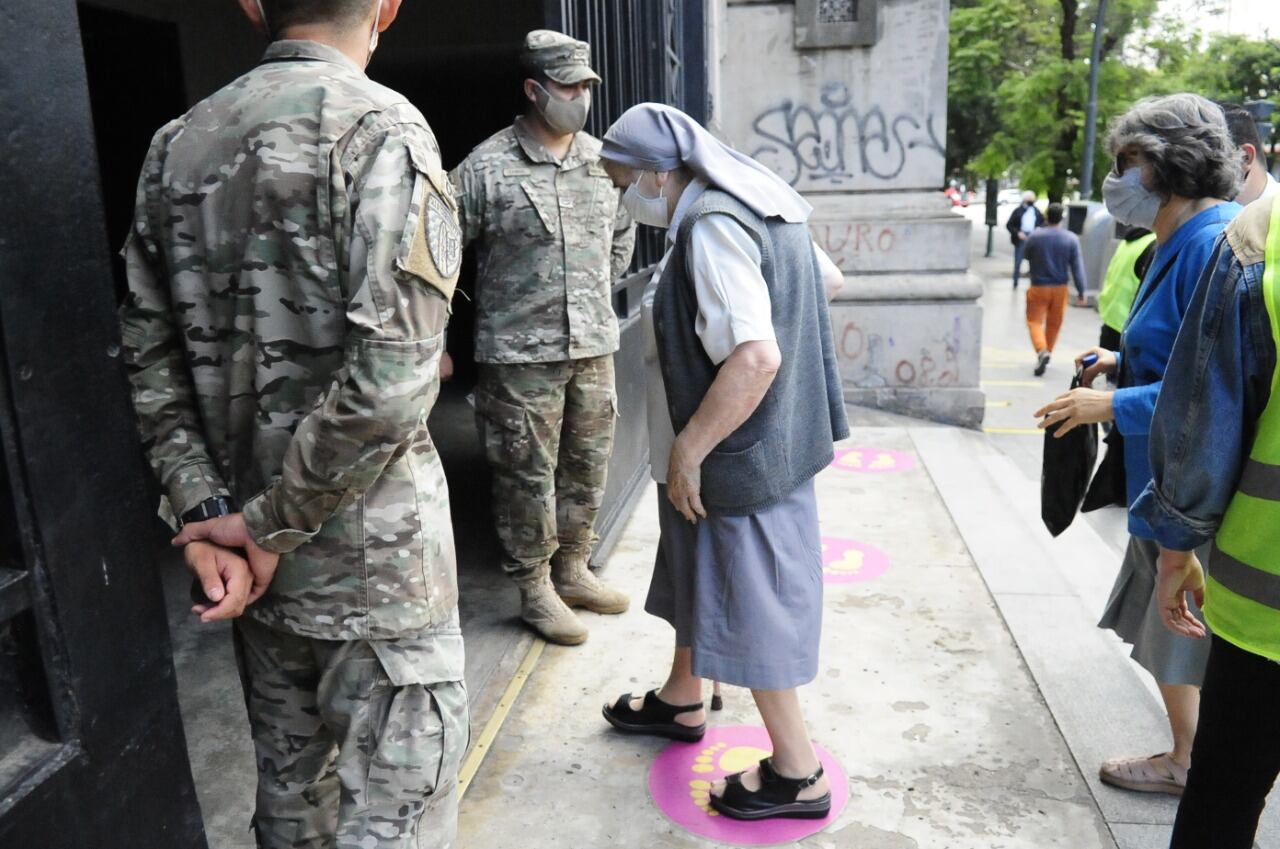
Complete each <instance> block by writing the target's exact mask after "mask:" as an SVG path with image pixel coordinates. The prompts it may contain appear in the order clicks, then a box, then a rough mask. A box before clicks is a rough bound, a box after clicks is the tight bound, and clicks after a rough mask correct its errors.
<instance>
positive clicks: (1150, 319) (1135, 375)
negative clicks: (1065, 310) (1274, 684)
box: [1035, 94, 1241, 794]
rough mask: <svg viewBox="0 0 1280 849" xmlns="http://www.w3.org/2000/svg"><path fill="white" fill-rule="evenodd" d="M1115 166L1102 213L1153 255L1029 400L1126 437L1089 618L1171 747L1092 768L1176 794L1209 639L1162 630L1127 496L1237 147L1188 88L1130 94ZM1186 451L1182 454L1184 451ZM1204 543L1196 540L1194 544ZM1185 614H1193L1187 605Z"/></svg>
mask: <svg viewBox="0 0 1280 849" xmlns="http://www.w3.org/2000/svg"><path fill="white" fill-rule="evenodd" d="M1110 147H1111V152H1112V153H1113V154H1114V155H1115V166H1114V168H1113V170H1112V172H1111V173H1110V174H1108V175H1107V178H1106V180H1105V181H1104V183H1103V196H1104V198H1105V200H1106V204H1107V209H1108V211H1109V212H1110V213H1111V215H1112V216H1113V217H1114V218H1115V219H1116V220H1117V221H1119V222H1121V223H1122V224H1128V225H1130V226H1135V227H1146V228H1150V229H1151V230H1153V231H1154V232H1155V234H1156V244H1157V248H1156V255H1155V258H1154V259H1153V260H1152V263H1151V268H1150V269H1149V270H1148V271H1147V274H1146V278H1145V279H1144V280H1143V281H1142V285H1141V286H1140V287H1139V289H1138V295H1137V298H1136V299H1135V301H1134V305H1133V309H1132V311H1131V313H1130V315H1129V322H1128V324H1127V325H1126V327H1125V331H1124V336H1123V339H1122V346H1121V349H1120V350H1119V351H1118V352H1117V351H1111V350H1107V349H1104V348H1094V349H1093V350H1092V351H1089V352H1086V354H1081V355H1080V357H1078V358H1077V359H1076V364H1077V366H1080V365H1081V363H1082V360H1083V358H1084V357H1085V356H1086V355H1087V354H1090V353H1092V354H1096V355H1097V357H1098V360H1097V362H1096V363H1095V364H1094V365H1093V366H1090V367H1089V368H1087V369H1085V370H1084V375H1083V379H1084V382H1083V384H1082V386H1081V387H1080V388H1079V389H1073V390H1071V391H1070V392H1067V393H1065V394H1063V395H1060V396H1058V398H1056V399H1054V400H1053V401H1052V402H1050V403H1049V404H1046V405H1045V406H1044V407H1042V408H1041V409H1039V410H1037V411H1036V413H1035V415H1036V416H1037V417H1038V418H1040V426H1041V427H1042V428H1044V427H1048V426H1050V425H1054V424H1061V426H1060V427H1059V428H1058V429H1057V431H1056V435H1058V436H1061V435H1063V434H1065V433H1067V432H1069V431H1070V430H1071V429H1072V428H1074V427H1076V426H1078V425H1084V424H1090V423H1095V422H1096V423H1101V422H1109V421H1114V422H1115V431H1113V433H1114V432H1119V434H1120V436H1121V438H1122V439H1123V440H1124V477H1125V495H1126V502H1127V504H1128V505H1129V507H1130V510H1129V534H1130V538H1129V545H1128V548H1127V549H1126V551H1125V555H1124V560H1123V562H1122V563H1121V565H1120V572H1119V574H1118V575H1117V576H1116V581H1115V585H1114V586H1113V587H1112V590H1111V598H1110V599H1109V600H1108V602H1107V608H1106V610H1105V612H1104V613H1103V615H1102V619H1101V621H1100V622H1099V626H1100V627H1102V628H1108V629H1110V630H1112V631H1115V633H1116V634H1117V635H1118V636H1119V637H1120V638H1121V639H1123V640H1124V641H1125V642H1127V643H1129V644H1131V645H1132V646H1133V650H1132V657H1133V659H1134V660H1135V661H1137V662H1138V663H1139V664H1140V665H1141V666H1142V667H1143V668H1144V669H1146V670H1147V671H1148V672H1149V673H1151V675H1152V676H1153V677H1154V678H1155V680H1156V682H1157V683H1158V684H1159V686H1160V695H1161V697H1162V699H1163V700H1164V705H1165V709H1166V710H1167V711H1168V715H1169V728H1170V731H1171V732H1172V736H1173V748H1172V749H1170V750H1169V751H1168V752H1165V753H1163V754H1159V755H1153V756H1150V757H1126V758H1119V759H1115V760H1109V761H1107V762H1106V763H1104V764H1102V767H1101V769H1100V770H1099V775H1100V777H1101V779H1102V780H1103V781H1104V782H1106V783H1107V784H1111V785H1113V786H1116V787H1123V788H1127V789H1129V790H1138V791H1144V792H1156V793H1173V794H1180V793H1181V792H1182V789H1183V787H1185V786H1186V779H1187V768H1188V766H1189V765H1190V763H1191V742H1192V740H1193V738H1194V737H1195V730H1196V717H1197V714H1198V712H1199V705H1200V689H1199V688H1200V684H1201V683H1202V681H1203V680H1204V668H1205V662H1206V660H1207V657H1208V643H1207V642H1206V641H1202V640H1194V639H1190V638H1188V637H1182V636H1177V635H1175V634H1172V633H1170V632H1169V631H1168V630H1167V629H1166V628H1165V627H1164V625H1163V624H1162V622H1161V610H1160V605H1159V602H1158V599H1157V597H1156V592H1155V590H1156V560H1157V557H1158V554H1159V551H1158V546H1157V545H1156V542H1155V540H1154V531H1153V530H1152V528H1151V526H1150V525H1149V524H1147V521H1146V519H1145V518H1144V516H1143V515H1142V514H1139V513H1137V512H1134V510H1133V509H1132V508H1133V505H1134V503H1135V502H1136V501H1137V499H1138V496H1139V495H1141V494H1142V492H1143V490H1144V489H1145V488H1146V485H1147V482H1148V481H1149V480H1151V465H1150V462H1149V459H1148V457H1149V454H1148V434H1149V431H1150V428H1151V417H1152V415H1153V413H1154V411H1155V406H1156V398H1157V396H1158V395H1159V394H1160V392H1161V386H1162V385H1165V384H1166V380H1165V376H1166V374H1168V375H1170V376H1171V378H1172V377H1176V378H1177V380H1179V381H1180V380H1184V379H1185V375H1184V374H1183V373H1179V372H1176V371H1173V370H1170V368H1169V356H1170V352H1171V351H1172V350H1173V345H1174V340H1175V339H1176V338H1178V330H1179V328H1180V327H1181V326H1182V321H1183V317H1184V316H1186V315H1187V313H1188V309H1189V306H1190V304H1191V301H1192V297H1193V295H1194V294H1195V292H1196V287H1197V283H1198V282H1199V280H1200V278H1201V274H1202V272H1203V270H1204V268H1205V265H1206V263H1207V261H1208V259H1209V257H1210V256H1211V255H1212V253H1213V250H1214V242H1215V240H1216V239H1217V238H1218V236H1219V235H1220V234H1221V233H1222V231H1223V230H1224V229H1226V226H1227V224H1228V223H1229V222H1230V221H1231V219H1233V218H1234V217H1235V216H1236V214H1237V213H1239V212H1240V206H1239V205H1238V204H1235V203H1231V202H1229V201H1227V200H1226V199H1227V198H1232V197H1235V196H1236V193H1237V191H1238V190H1239V186H1240V180H1241V172H1240V159H1239V154H1238V151H1237V149H1236V146H1235V144H1234V143H1233V142H1232V141H1231V136H1230V135H1229V134H1228V132H1227V125H1226V119H1225V118H1224V116H1223V114H1222V110H1221V109H1220V108H1219V107H1218V106H1217V105H1215V104H1214V103H1212V102H1210V101H1208V100H1206V99H1204V98H1203V97H1200V96H1199V95H1195V94H1174V95H1169V96H1167V97H1156V98H1148V99H1145V100H1142V101H1139V102H1138V103H1137V104H1136V105H1135V106H1134V107H1133V108H1132V109H1130V110H1129V111H1128V112H1126V113H1125V114H1123V115H1121V116H1120V117H1119V118H1117V119H1116V120H1115V122H1113V124H1112V126H1111V136H1110ZM1099 375H1115V376H1116V385H1117V388H1116V389H1115V390H1096V389H1093V388H1091V385H1092V383H1093V380H1094V379H1095V378H1096V377H1098V376H1099ZM1184 456H1185V455H1184ZM1202 555H1203V552H1202ZM1192 614H1193V615H1199V613H1198V609H1196V608H1194V607H1193V608H1192Z"/></svg>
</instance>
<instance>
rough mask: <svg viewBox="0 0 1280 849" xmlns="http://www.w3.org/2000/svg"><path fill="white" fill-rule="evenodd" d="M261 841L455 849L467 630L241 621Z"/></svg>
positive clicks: (240, 653)
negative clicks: (326, 633) (382, 636)
mask: <svg viewBox="0 0 1280 849" xmlns="http://www.w3.org/2000/svg"><path fill="white" fill-rule="evenodd" d="M235 637H236V640H235V643H236V661H237V664H238V665H239V668H240V679H241V683H242V684H243V686H244V693H245V704H246V707H247V708H248V712H249V724H250V727H251V729H252V732H253V742H254V749H255V752H256V759H257V763H258V797H257V810H256V812H255V813H254V817H253V827H254V830H255V831H256V832H257V836H258V846H259V847H260V849H453V847H454V846H455V845H456V835H457V826H458V798H457V774H458V767H459V765H460V764H461V761H462V755H463V752H464V751H465V750H466V747H467V743H468V740H469V737H470V725H469V721H468V716H467V692H466V688H465V687H464V686H463V683H462V681H461V680H443V678H444V677H446V676H451V677H453V678H454V679H459V678H461V669H462V664H463V658H462V633H461V631H460V630H459V629H458V627H457V618H456V614H455V617H454V620H453V622H452V623H450V625H449V626H445V627H442V628H441V629H440V630H439V631H429V632H424V633H422V634H419V635H416V636H414V637H411V638H402V639H397V640H377V641H374V640H353V641H347V642H344V641H336V640H317V639H312V638H309V637H300V636H297V635H294V634H289V633H286V632H284V631H277V630H275V629H273V628H270V627H268V626H266V625H263V624H262V623H260V622H256V621H254V620H252V619H249V618H247V617H246V618H242V619H238V620H236V625H235Z"/></svg>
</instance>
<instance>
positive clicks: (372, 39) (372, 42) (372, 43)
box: [258, 0, 382, 68]
mask: <svg viewBox="0 0 1280 849" xmlns="http://www.w3.org/2000/svg"><path fill="white" fill-rule="evenodd" d="M258 2H259V3H261V2H262V0H258ZM375 3H376V5H375V7H374V8H375V9H376V11H375V12H374V13H373V32H371V33H369V55H368V56H366V57H364V65H365V67H366V68H367V67H369V60H370V59H372V58H373V51H375V50H377V49H378V21H379V20H380V19H381V18H382V0H375Z"/></svg>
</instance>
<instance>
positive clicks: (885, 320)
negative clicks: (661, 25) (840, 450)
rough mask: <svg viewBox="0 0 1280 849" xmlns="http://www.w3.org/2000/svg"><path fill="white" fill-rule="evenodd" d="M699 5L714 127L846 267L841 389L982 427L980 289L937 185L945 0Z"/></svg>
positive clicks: (839, 323)
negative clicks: (807, 217)
mask: <svg viewBox="0 0 1280 849" xmlns="http://www.w3.org/2000/svg"><path fill="white" fill-rule="evenodd" d="M709 1H710V2H711V3H712V5H713V10H714V14H713V15H712V16H711V21H712V32H711V45H712V55H711V63H712V65H713V73H712V74H711V75H710V79H711V80H712V91H711V97H712V127H713V129H714V130H715V131H716V132H717V133H719V134H720V135H721V136H722V137H723V138H725V139H726V140H727V141H728V142H729V143H731V144H733V145H734V146H735V147H737V148H738V149H739V150H742V151H744V152H746V153H749V154H751V155H752V156H754V157H756V158H757V159H758V160H760V161H761V162H763V163H765V164H766V165H768V166H769V167H770V168H772V169H774V170H775V171H776V172H777V173H778V174H780V175H781V176H782V177H783V178H784V179H786V180H787V181H789V182H790V183H791V184H792V185H793V186H795V187H796V188H797V189H799V190H800V191H801V192H803V193H804V195H805V197H806V198H808V200H809V201H810V202H811V203H812V204H813V206H814V210H815V211H814V215H813V218H812V219H811V229H812V231H813V237H814V241H815V242H817V243H818V245H820V246H821V247H822V248H823V249H824V250H826V251H827V253H828V254H830V255H831V258H832V259H834V260H835V261H836V263H837V264H838V265H839V266H840V268H841V270H843V271H844V273H845V278H846V282H845V287H844V290H843V291H842V292H841V294H840V296H839V297H838V298H837V300H836V302H835V303H834V304H833V305H832V310H831V313H832V322H833V324H834V329H835V339H836V346H837V350H838V352H839V357H840V369H841V374H842V375H843V377H844V382H845V397H846V399H848V400H849V401H850V402H852V403H856V404H863V405H867V406H873V407H879V408H881V409H885V410H889V411H893V412H898V413H905V414H908V415H912V416H917V417H921V418H928V419H934V420H936V421H942V422H949V423H953V424H961V425H966V426H970V427H976V426H978V425H979V424H980V423H981V422H982V417H983V413H984V407H985V405H984V399H983V394H982V391H981V390H980V389H979V358H980V355H981V351H982V311H981V308H980V307H979V306H978V305H977V303H976V301H977V298H978V297H979V295H980V294H981V292H982V287H981V283H980V282H979V281H978V279H977V278H976V276H974V275H971V274H970V273H969V271H968V269H969V231H970V224H969V222H968V221H967V220H966V219H964V218H962V217H960V216H959V215H955V214H953V213H952V212H951V210H950V201H949V200H947V198H946V197H945V196H944V195H943V194H942V192H941V191H940V189H941V188H942V186H943V184H944V181H945V176H946V175H945V174H944V170H945V169H944V145H945V143H946V116H947V42H948V38H947V24H948V11H949V9H948V0H796V2H795V3H779V2H758V0H709ZM797 20H799V26H797ZM824 28H825V33H826V34H825V35H824ZM833 42H834V46H833ZM807 45H821V46H807Z"/></svg>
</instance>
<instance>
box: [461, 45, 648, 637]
mask: <svg viewBox="0 0 1280 849" xmlns="http://www.w3.org/2000/svg"><path fill="white" fill-rule="evenodd" d="M521 59H522V64H523V65H524V68H525V70H526V72H527V73H528V74H529V75H530V79H527V80H525V82H524V91H525V97H526V98H527V99H528V101H529V102H528V107H527V108H526V110H525V112H524V114H523V115H521V116H520V117H518V118H517V119H516V120H515V123H514V124H513V125H512V126H510V127H508V128H506V129H504V130H502V131H501V132H499V133H497V134H496V135H494V136H492V137H491V138H489V139H488V140H487V141H485V142H483V143H482V144H480V145H479V146H478V147H477V148H476V149H475V150H473V151H472V152H471V154H470V155H469V156H468V157H467V158H466V160H464V161H463V162H462V163H461V164H460V165H459V166H458V167H457V169H455V170H454V172H453V174H452V178H453V181H454V184H455V186H456V187H457V191H458V218H459V221H460V223H461V225H462V234H463V241H464V242H471V241H476V242H477V243H478V246H477V258H478V266H479V269H480V270H479V275H478V279H477V281H476V338H475V345H476V360H477V361H478V363H479V364H480V380H479V386H478V387H477V388H476V413H477V419H478V422H479V426H480V431H481V434H482V439H483V441H484V445H485V453H486V455H487V456H488V459H489V464H490V466H491V468H492V470H493V508H494V521H495V523H496V525H497V530H498V537H499V539H500V541H501V543H502V548H503V552H504V558H503V566H504V568H505V569H506V571H507V573H508V574H510V575H511V577H512V578H513V579H514V580H515V582H516V583H517V585H518V586H519V587H520V592H521V616H522V617H523V618H524V620H525V621H526V622H527V623H529V624H530V625H531V626H532V627H533V628H534V629H535V630H537V631H538V632H539V633H541V634H542V635H543V636H544V637H546V638H547V639H548V640H551V641H553V642H557V643H562V644H566V645H573V644H576V643H581V642H582V641H583V640H585V639H586V638H587V629H586V627H585V626H584V625H583V624H582V622H581V621H580V620H579V619H578V617H577V616H575V615H574V614H573V612H572V611H571V610H570V606H581V607H585V608H587V609H588V610H593V611H595V612H597V613H621V612H622V611H624V610H626V609H627V606H628V600H627V597H626V596H625V595H623V594H622V593H620V592H618V591H616V590H613V589H610V588H609V587H607V586H605V585H603V584H602V583H601V582H600V581H599V579H598V578H596V577H595V575H594V574H592V572H591V570H590V569H589V568H588V561H589V558H590V556H591V552H592V550H593V549H594V547H595V545H596V542H597V541H598V540H597V537H596V534H595V521H596V514H597V513H598V512H599V510H600V503H601V501H602V499H603V496H604V485H605V474H606V471H607V466H608V462H609V453H610V450H611V449H612V444H613V420H614V418H615V416H616V405H617V401H616V397H617V396H616V393H615V391H614V380H613V352H614V351H616V350H618V321H617V318H616V317H615V315H614V312H613V306H612V298H611V289H612V283H613V281H614V280H615V279H616V278H618V277H619V276H620V275H621V274H622V273H623V272H624V271H625V270H626V268H627V266H628V265H629V264H630V262H631V249H632V246H633V244H634V240H635V235H634V228H633V227H632V225H631V221H630V219H629V217H628V216H627V214H626V212H625V211H624V210H623V209H622V208H621V206H620V205H619V203H618V197H619V196H618V191H617V189H615V188H614V186H613V184H612V182H611V181H610V180H609V176H608V175H607V174H606V173H605V171H604V168H603V167H602V166H601V164H600V161H599V152H600V142H599V141H597V140H596V139H594V138H592V137H591V136H590V135H588V134H587V133H585V132H582V128H583V126H584V124H585V122H586V117H587V111H588V109H589V108H590V103H591V84H593V83H598V82H599V81H600V77H598V76H597V75H596V74H595V72H594V71H592V70H591V53H590V48H589V47H588V45H587V44H585V43H584V42H581V41H576V40H574V39H572V38H569V37H568V36H566V35H562V34H561V33H558V32H551V31H549V30H535V31H534V32H531V33H529V35H528V36H527V37H526V38H525V43H524V51H523V53H522V55H521Z"/></svg>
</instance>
